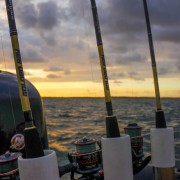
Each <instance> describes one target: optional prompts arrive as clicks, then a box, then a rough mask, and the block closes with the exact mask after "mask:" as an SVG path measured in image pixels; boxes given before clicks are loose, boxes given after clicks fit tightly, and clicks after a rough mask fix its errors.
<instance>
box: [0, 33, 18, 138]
mask: <svg viewBox="0 0 180 180" xmlns="http://www.w3.org/2000/svg"><path fill="white" fill-rule="evenodd" d="M1 47H2V55H3V61H4V69H5V71H7V67H6V58H5V53H4V45H3V39H2V35H1ZM7 86H8V95H9V99H10V104H11V112H12V117H13V122H14V127H15V132H16V134H17V129H16V119H15V115H14V109H13V103H12V97H11V91H10V86H9V83H7Z"/></svg>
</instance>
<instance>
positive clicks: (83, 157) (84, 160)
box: [68, 137, 102, 175]
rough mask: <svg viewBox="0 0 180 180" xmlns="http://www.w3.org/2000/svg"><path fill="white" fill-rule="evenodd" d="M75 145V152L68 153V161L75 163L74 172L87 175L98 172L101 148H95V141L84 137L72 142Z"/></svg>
mask: <svg viewBox="0 0 180 180" xmlns="http://www.w3.org/2000/svg"><path fill="white" fill-rule="evenodd" d="M73 144H74V145H75V147H76V152H75V153H69V155H68V157H69V161H70V162H71V163H76V164H77V166H78V168H77V169H76V173H78V174H82V175H88V174H92V173H97V172H99V171H100V170H101V169H102V168H101V158H100V156H101V155H100V153H101V149H97V146H96V144H97V141H96V140H95V139H88V138H86V137H84V138H82V139H80V140H77V141H75V142H74V143H73Z"/></svg>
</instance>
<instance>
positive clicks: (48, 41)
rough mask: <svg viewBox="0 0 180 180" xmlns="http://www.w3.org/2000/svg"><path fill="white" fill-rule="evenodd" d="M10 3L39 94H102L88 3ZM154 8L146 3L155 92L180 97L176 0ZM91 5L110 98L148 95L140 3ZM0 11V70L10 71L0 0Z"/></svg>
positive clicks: (146, 48)
mask: <svg viewBox="0 0 180 180" xmlns="http://www.w3.org/2000/svg"><path fill="white" fill-rule="evenodd" d="M13 3H14V11H15V17H16V23H17V29H18V37H19V43H20V50H21V56H22V61H23V66H24V72H25V77H26V78H27V79H28V80H29V81H30V82H31V83H32V84H33V85H34V86H35V87H36V88H37V89H38V91H39V92H40V94H41V96H43V97H103V96H104V90H103V84H102V79H101V70H100V65H99V59H98V52H97V47H96V39H95V33H94V25H93V20H92V13H91V5H90V1H84V0H79V1H74V0H67V1H60V0H53V1H52V0H30V1H28V2H26V1H23V0H16V1H13ZM159 4H160V2H159V1H156V0H152V1H148V5H149V14H150V19H151V25H152V34H153V40H154V47H155V54H156V61H157V70H158V75H159V86H160V94H161V96H162V97H180V53H179V52H180V51H179V49H180V39H179V37H180V32H179V28H180V23H179V21H178V19H179V16H180V11H179V8H178V7H179V6H180V2H179V0H172V3H171V4H169V3H168V2H164V3H162V4H161V5H159ZM97 6H98V7H97V8H98V12H99V20H100V24H101V31H102V39H103V43H104V51H105V58H106V65H107V71H108V78H109V84H110V90H111V95H112V96H128V97H154V84H153V77H152V70H151V60H150V54H149V45H148V38H147V32H146V25H145V19H144V10H143V5H142V1H136V2H134V1H129V0H127V1H121V0H119V1H116V0H112V1H109V0H105V1H100V0H97ZM52 9H53V10H52ZM0 10H1V11H0V21H1V29H0V36H1V50H0V69H1V70H4V71H9V72H13V73H15V68H14V60H13V56H12V49H11V41H10V37H9V29H8V21H7V17H6V9H5V3H4V2H3V1H1V2H0Z"/></svg>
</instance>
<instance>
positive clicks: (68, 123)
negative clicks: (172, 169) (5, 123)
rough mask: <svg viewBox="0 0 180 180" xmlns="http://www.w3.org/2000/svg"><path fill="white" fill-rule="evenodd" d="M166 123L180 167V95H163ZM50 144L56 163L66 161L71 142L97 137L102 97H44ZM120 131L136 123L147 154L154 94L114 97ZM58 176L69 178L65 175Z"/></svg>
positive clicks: (102, 118) (102, 113) (102, 115)
mask: <svg viewBox="0 0 180 180" xmlns="http://www.w3.org/2000/svg"><path fill="white" fill-rule="evenodd" d="M161 101H162V109H163V110H164V113H165V117H166V122H167V126H168V127H173V128H174V137H175V153H176V166H178V167H179V168H180V98H163V99H162V100H161ZM43 102H44V110H45V112H44V113H45V119H46V123H47V130H48V139H49V146H50V148H51V149H54V150H55V151H56V153H57V156H58V163H59V165H65V164H67V163H68V158H67V154H68V152H72V151H74V150H75V146H74V144H73V142H74V141H75V140H78V139H81V138H83V137H85V136H86V137H88V138H95V139H97V140H100V139H101V137H102V136H106V133H105V117H106V108H105V101H104V99H103V98H43ZM112 103H113V110H114V115H116V116H117V119H118V123H119V128H120V132H121V134H124V127H126V126H127V125H128V123H138V125H139V126H141V127H142V135H143V137H144V139H143V140H144V153H145V155H148V154H150V140H149V134H150V128H152V127H155V110H156V107H155V100H154V99H153V98H113V99H112ZM61 179H69V178H68V177H67V176H65V177H63V178H61Z"/></svg>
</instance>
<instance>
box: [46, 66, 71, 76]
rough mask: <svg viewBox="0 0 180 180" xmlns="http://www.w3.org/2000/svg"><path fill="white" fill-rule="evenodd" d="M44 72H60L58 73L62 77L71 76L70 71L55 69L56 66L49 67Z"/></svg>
mask: <svg viewBox="0 0 180 180" xmlns="http://www.w3.org/2000/svg"><path fill="white" fill-rule="evenodd" d="M44 71H50V72H60V73H63V74H64V75H69V74H71V71H70V70H69V69H63V68H59V67H56V66H51V67H49V68H48V69H44Z"/></svg>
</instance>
